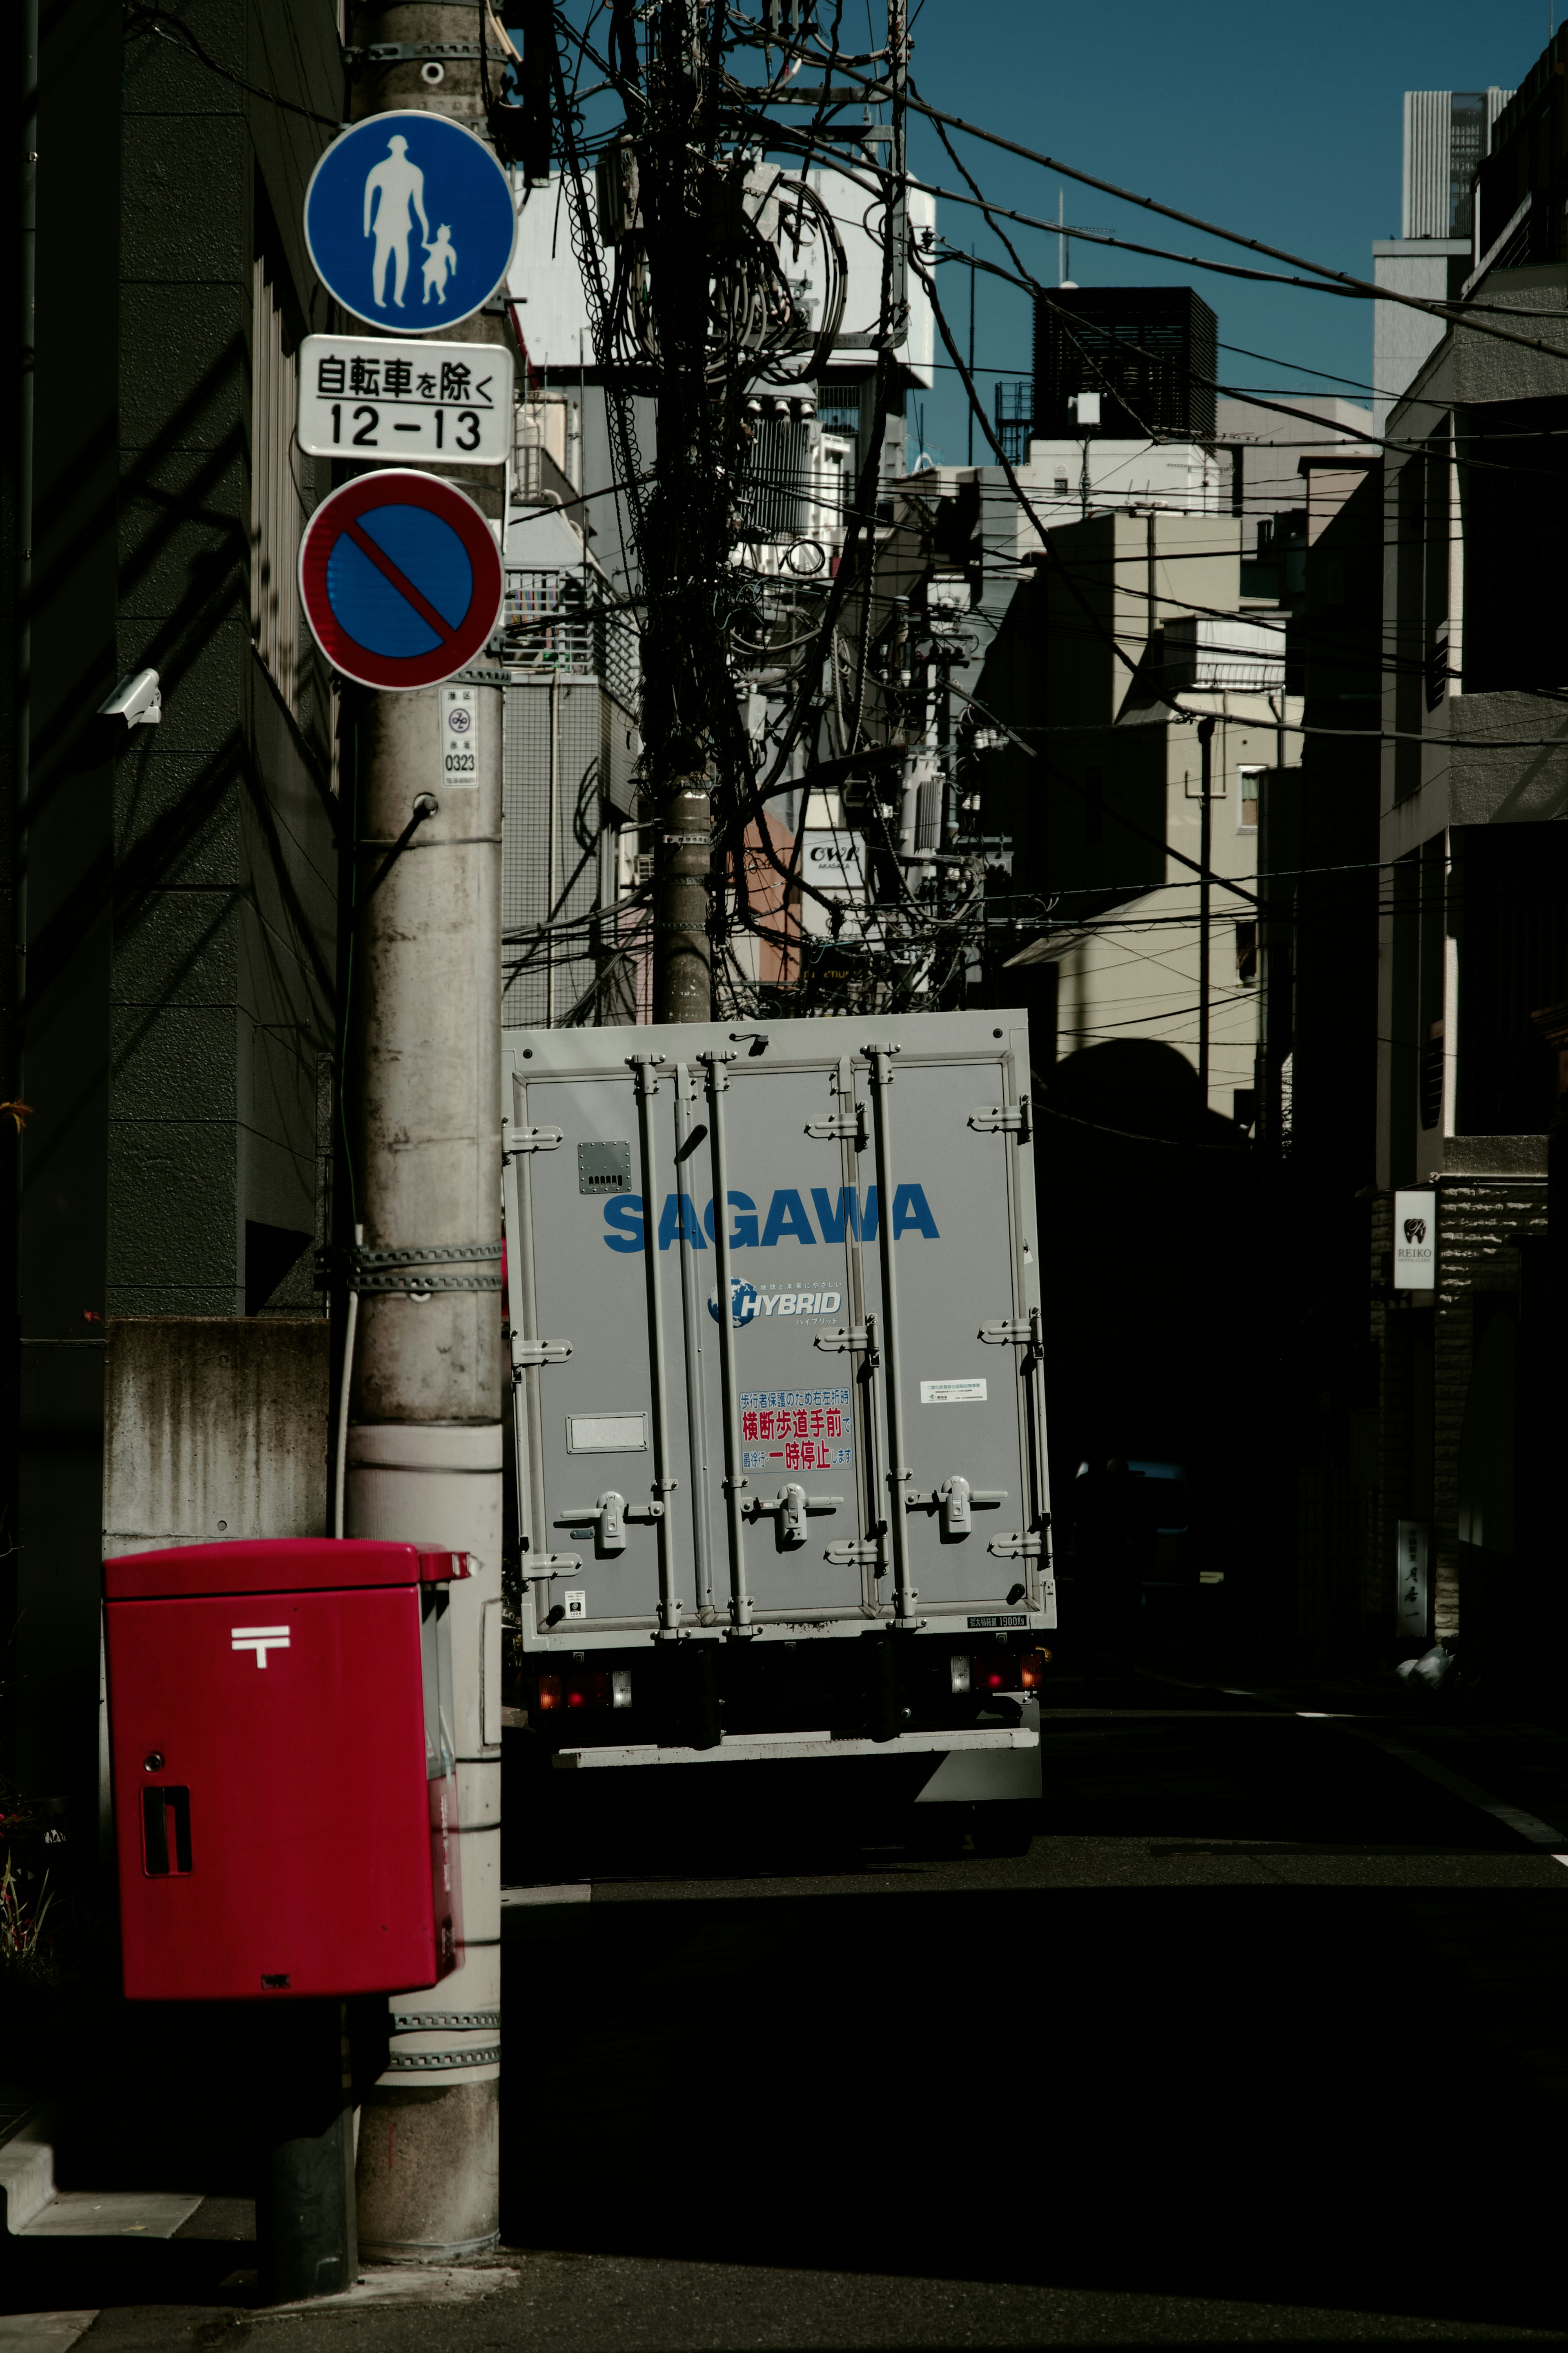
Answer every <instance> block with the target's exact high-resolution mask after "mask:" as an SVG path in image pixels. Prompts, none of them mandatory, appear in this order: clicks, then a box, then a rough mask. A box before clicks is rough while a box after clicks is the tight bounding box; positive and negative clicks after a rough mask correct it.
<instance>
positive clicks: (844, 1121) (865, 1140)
mask: <svg viewBox="0 0 1568 2353" xmlns="http://www.w3.org/2000/svg"><path fill="white" fill-rule="evenodd" d="M805 1132H806V1134H807V1135H814V1136H815V1137H816V1140H817V1142H818V1143H819V1144H826V1143H830V1142H831V1141H832V1139H833V1138H834V1137H835V1136H841V1137H842V1136H847V1137H848V1139H849V1141H850V1143H851V1144H853V1145H854V1146H855V1149H856V1151H857V1152H865V1151H866V1150H868V1147H869V1145H870V1140H871V1139H870V1137H869V1135H868V1133H867V1128H866V1106H865V1104H864V1103H857V1104H856V1106H855V1108H854V1110H853V1111H852V1112H848V1111H845V1112H836V1113H834V1115H833V1117H832V1118H831V1119H808V1120H807V1121H806V1123H805Z"/></svg>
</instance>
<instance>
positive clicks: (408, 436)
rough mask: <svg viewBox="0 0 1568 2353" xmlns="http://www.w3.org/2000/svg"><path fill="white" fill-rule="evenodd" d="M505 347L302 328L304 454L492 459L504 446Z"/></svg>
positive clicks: (413, 460)
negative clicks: (316, 332)
mask: <svg viewBox="0 0 1568 2353" xmlns="http://www.w3.org/2000/svg"><path fill="white" fill-rule="evenodd" d="M511 378H512V362H511V353H510V352H509V351H507V350H505V349H503V348H502V346H501V345H500V344H499V343H427V342H426V341H425V340H424V339H423V338H422V337H420V336H417V335H408V336H405V337H402V338H398V337H395V336H392V335H307V336H306V338H305V340H304V342H303V343H301V344H300V448H301V449H303V450H304V451H306V453H307V454H308V455H309V456H310V457H312V458H353V457H362V458H366V457H376V458H387V459H395V462H396V463H397V464H398V465H400V466H448V465H452V464H465V463H466V464H468V465H470V466H500V465H504V464H505V463H506V460H507V458H508V456H509V454H510V449H511Z"/></svg>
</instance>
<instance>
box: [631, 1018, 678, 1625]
mask: <svg viewBox="0 0 1568 2353" xmlns="http://www.w3.org/2000/svg"><path fill="white" fill-rule="evenodd" d="M626 1059H627V1060H628V1061H629V1062H630V1064H631V1067H632V1071H633V1072H634V1074H635V1076H636V1079H637V1141H638V1144H639V1145H640V1147H641V1156H642V1212H643V1271H644V1276H645V1279H646V1281H647V1329H648V1346H649V1351H650V1353H651V1355H652V1357H653V1363H652V1366H651V1367H650V1370H651V1372H652V1375H653V1488H654V1493H655V1496H656V1498H657V1500H658V1505H659V1515H658V1630H659V1633H660V1635H661V1636H663V1637H666V1638H668V1640H669V1641H674V1640H675V1639H676V1637H677V1635H678V1634H679V1630H680V1602H679V1597H678V1596H677V1593H676V1590H675V1546H674V1536H673V1531H672V1529H671V1527H670V1525H669V1518H670V1514H669V1498H670V1493H671V1490H672V1489H673V1487H674V1485H675V1482H674V1480H673V1479H672V1478H671V1477H670V1475H669V1399H668V1383H667V1380H666V1359H665V1347H664V1293H663V1290H662V1288H661V1286H660V1283H659V1270H658V1223H659V1219H658V1183H657V1181H656V1179H657V1170H656V1168H655V1165H654V1134H653V1106H654V1100H655V1097H656V1096H657V1095H658V1075H657V1074H658V1066H659V1064H660V1063H661V1062H662V1061H663V1060H664V1056H663V1055H662V1054H631V1055H628V1056H627V1058H626ZM677 1084H679V1080H678V1081H677ZM675 1177H676V1183H677V1185H678V1186H679V1182H680V1171H679V1168H678V1169H677V1170H676V1172H675ZM676 1206H677V1208H679V1193H678V1194H677V1197H676ZM675 1246H676V1248H677V1249H678V1250H679V1251H680V1252H681V1255H682V1257H683V1258H684V1256H685V1252H686V1247H687V1245H686V1239H685V1236H684V1235H683V1234H682V1233H681V1232H680V1231H679V1229H677V1232H676V1238H675Z"/></svg>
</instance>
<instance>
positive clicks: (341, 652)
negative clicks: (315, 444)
mask: <svg viewBox="0 0 1568 2353" xmlns="http://www.w3.org/2000/svg"><path fill="white" fill-rule="evenodd" d="M502 585H503V584H502V577H501V561H500V549H499V548H498V547H497V545H496V542H495V534H494V533H493V532H492V531H491V529H490V526H489V523H488V522H486V521H485V518H484V516H483V515H482V514H481V513H480V512H479V508H478V507H477V506H476V505H475V504H474V502H473V501H472V499H470V498H466V497H465V496H464V494H463V492H462V491H459V490H455V489H454V488H453V486H452V484H451V483H450V482H443V481H441V480H438V479H437V478H436V477H434V476H432V475H429V474H416V473H413V472H404V471H403V470H400V469H399V468H397V467H395V466H383V467H378V468H377V469H376V470H375V471H374V473H370V474H361V475H359V476H358V477H357V478H356V480H353V481H352V482H345V483H344V484H343V485H342V489H341V490H336V491H333V492H332V493H331V497H330V498H326V499H323V500H322V501H321V505H320V506H319V507H318V508H317V509H316V512H315V513H314V514H313V515H312V516H311V517H310V522H308V523H307V524H306V526H305V535H304V538H303V540H302V541H301V542H300V603H301V604H302V605H303V607H304V608H305V618H306V619H307V620H308V621H309V622H310V628H311V632H312V634H313V635H314V637H315V640H316V643H317V644H318V645H319V646H320V647H321V651H322V652H323V653H324V654H325V655H326V657H327V659H328V660H329V661H330V662H331V665H332V668H333V669H334V670H337V671H338V672H339V674H340V675H341V676H342V677H343V678H352V679H354V680H357V681H358V682H359V684H360V685H361V686H372V687H377V688H379V689H380V690H381V691H383V692H385V691H388V690H391V691H394V692H396V691H407V690H409V689H411V688H414V687H420V686H437V685H438V684H439V683H440V682H441V681H442V680H443V679H448V678H455V677H456V676H457V674H458V671H459V670H464V669H466V668H467V667H468V663H469V662H471V661H472V660H473V659H474V658H475V656H476V655H477V654H479V653H482V652H483V650H484V649H485V647H486V646H487V645H488V644H489V639H490V637H491V635H492V634H493V632H494V629H495V626H496V623H497V621H498V620H499V619H500V605H501V588H502Z"/></svg>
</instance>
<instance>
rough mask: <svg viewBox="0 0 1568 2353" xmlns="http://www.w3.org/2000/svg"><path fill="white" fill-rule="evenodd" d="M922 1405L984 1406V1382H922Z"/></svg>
mask: <svg viewBox="0 0 1568 2353" xmlns="http://www.w3.org/2000/svg"><path fill="white" fill-rule="evenodd" d="M984 1403H985V1384H984V1381H974V1380H969V1381H922V1382H921V1405H984Z"/></svg>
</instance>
